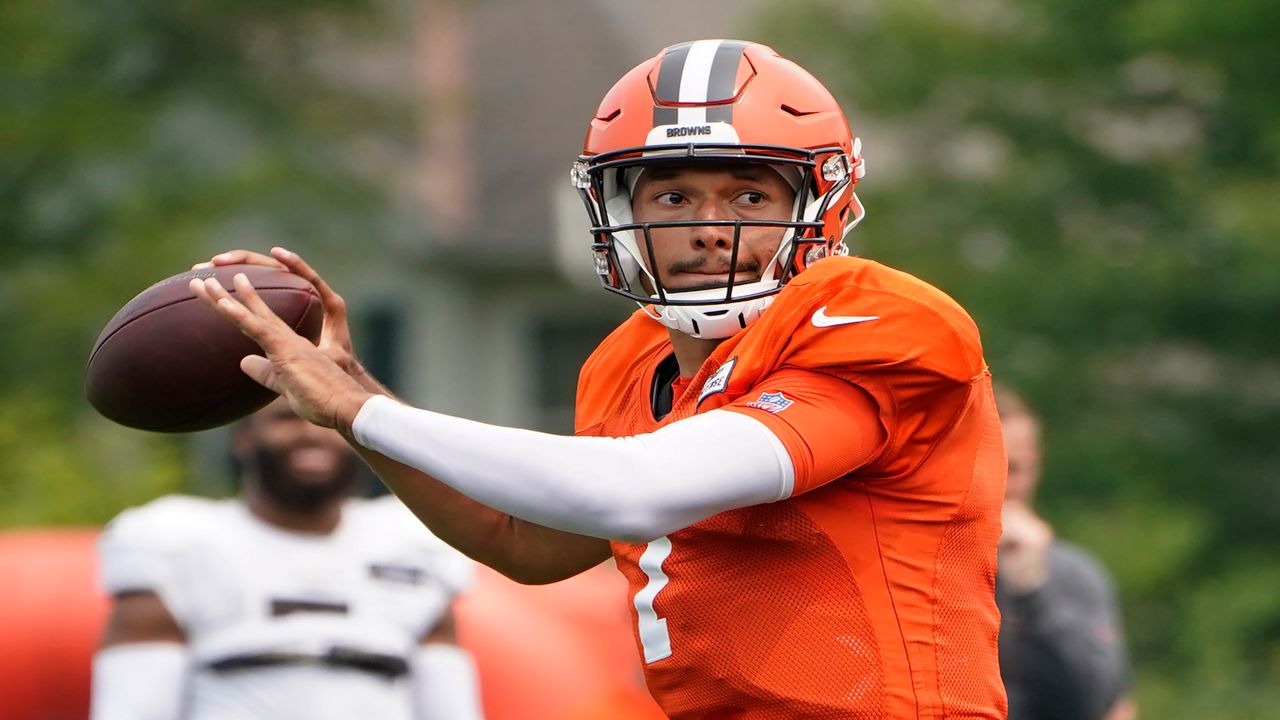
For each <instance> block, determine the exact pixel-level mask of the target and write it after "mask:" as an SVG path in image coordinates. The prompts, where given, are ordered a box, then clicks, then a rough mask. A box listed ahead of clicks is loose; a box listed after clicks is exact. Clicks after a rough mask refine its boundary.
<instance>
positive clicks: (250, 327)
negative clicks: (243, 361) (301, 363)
mask: <svg viewBox="0 0 1280 720" xmlns="http://www.w3.org/2000/svg"><path fill="white" fill-rule="evenodd" d="M191 290H192V292H193V293H195V295H196V297H198V298H200V300H202V301H203V302H204V303H205V304H206V305H208V306H209V307H211V308H213V311H214V312H216V313H218V315H220V316H222V317H223V318H224V319H226V320H228V321H230V322H231V323H232V324H233V325H235V326H236V327H238V328H240V332H242V333H244V334H245V335H247V336H249V338H250V339H251V340H253V341H254V342H256V343H258V345H260V346H261V347H262V349H263V350H266V351H267V352H268V353H269V352H271V351H272V350H273V349H274V347H275V346H276V345H277V344H278V343H277V342H275V341H274V340H273V338H272V336H271V333H270V329H271V328H270V326H269V325H268V324H267V319H264V318H260V317H258V316H257V315H255V314H254V313H253V312H251V311H250V310H249V308H247V307H245V306H244V305H243V304H242V303H240V302H238V301H237V300H236V299H235V298H233V297H231V295H230V294H229V293H228V292H227V289H226V288H224V287H222V284H221V283H219V282H218V281H217V279H215V278H207V279H205V280H204V281H203V282H201V281H200V280H193V281H192V282H191ZM276 322H277V323H280V320H279V319H278V318H277V319H276ZM280 324H283V323H280Z"/></svg>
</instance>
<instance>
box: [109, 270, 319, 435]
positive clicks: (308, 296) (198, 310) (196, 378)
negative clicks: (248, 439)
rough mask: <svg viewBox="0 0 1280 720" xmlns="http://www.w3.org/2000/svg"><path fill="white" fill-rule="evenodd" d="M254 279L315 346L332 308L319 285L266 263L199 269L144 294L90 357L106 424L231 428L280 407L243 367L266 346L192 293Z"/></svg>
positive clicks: (112, 322) (158, 429) (115, 322)
mask: <svg viewBox="0 0 1280 720" xmlns="http://www.w3.org/2000/svg"><path fill="white" fill-rule="evenodd" d="M236 273H244V274H245V275H247V276H248V278H249V280H250V281H251V282H252V283H253V286H254V288H256V289H257V291H258V294H259V295H260V296H261V297H262V299H263V301H265V302H266V303H267V305H268V306H270V308H271V309H272V310H274V311H275V313H276V315H279V316H280V319H282V320H283V321H284V322H286V323H287V324H288V325H289V326H290V327H292V328H293V329H294V330H295V331H297V333H298V334H299V335H302V336H304V337H306V338H308V339H309V340H311V341H312V342H313V343H314V342H316V341H317V340H318V339H319V337H320V328H321V324H322V321H323V319H324V311H323V308H322V306H321V303H320V295H319V294H318V293H317V292H316V290H315V288H314V287H312V286H311V283H309V282H307V281H306V280H304V279H303V278H301V277H299V276H297V275H294V274H293V273H290V272H286V271H284V270H277V269H275V268H269V267H265V266H261V265H224V266H220V267H214V268H207V269H201V270H190V271H188V272H184V273H181V274H178V275H174V276H173V277H170V278H166V279H164V280H161V281H160V282H158V283H156V284H155V285H152V286H151V287H149V288H147V289H146V290H143V291H142V292H141V293H140V294H139V295H138V296H137V297H135V298H134V299H133V300H130V301H129V303H128V304H127V305H125V306H124V307H123V308H121V309H120V312H118V313H116V314H115V316H114V317H112V318H111V320H110V322H108V323H107V325H106V327H105V328H103V330H102V333H101V334H100V335H99V336H98V340H97V342H95V343H94V344H93V350H92V352H90V354H89V362H88V366H87V367H86V370H85V386H84V389H85V396H86V397H87V398H88V400H89V403H90V404H91V405H93V407H95V408H96V409H97V410H98V412H100V413H102V415H103V416H105V417H106V418H108V419H110V420H113V421H115V422H117V423H120V424H121V425H126V426H128V427H132V428H138V429H140V430H152V431H156V432H192V431H195V430H206V429H208V428H213V427H218V426H220V425H225V424H227V423H229V422H231V421H233V420H236V419H238V418H241V417H244V416H245V415H248V414H250V413H252V412H254V411H256V410H258V409H260V408H262V407H264V406H265V405H266V404H267V403H269V402H271V400H272V398H274V397H275V393H273V392H271V391H270V390H268V389H266V388H264V387H262V386H261V385H258V384H257V383H255V382H254V381H253V380H251V379H250V378H249V376H247V375H245V374H244V373H243V372H241V370H240V359H241V358H243V357H244V356H245V355H255V354H257V355H260V354H262V350H261V349H260V348H259V347H258V346H257V344H256V343H254V342H253V341H252V340H250V339H249V338H248V337H246V336H245V335H244V334H242V333H241V332H240V330H239V329H238V328H237V327H236V326H234V325H232V324H231V323H230V322H228V321H227V320H225V319H223V318H222V317H220V316H219V315H218V314H217V313H215V312H214V311H213V310H212V309H211V308H210V307H208V306H207V305H205V304H204V303H203V302H202V301H201V300H200V299H199V298H197V297H196V296H195V294H194V293H192V292H191V289H190V287H188V285H189V283H190V281H191V280H192V279H193V278H208V277H216V278H217V279H218V280H219V281H220V282H221V283H222V286H223V287H225V288H227V291H228V292H230V293H231V295H232V297H234V296H235V292H236V291H235V288H234V284H233V282H232V278H234V277H235V275H236Z"/></svg>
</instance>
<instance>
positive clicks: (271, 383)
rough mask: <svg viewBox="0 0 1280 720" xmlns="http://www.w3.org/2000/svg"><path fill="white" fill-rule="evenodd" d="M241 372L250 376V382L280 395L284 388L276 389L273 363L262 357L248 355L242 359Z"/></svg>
mask: <svg viewBox="0 0 1280 720" xmlns="http://www.w3.org/2000/svg"><path fill="white" fill-rule="evenodd" d="M240 370H241V372H243V373H244V374H245V375H248V376H249V379H250V380H253V381H254V382H256V383H258V384H259V385H261V386H263V387H265V388H270V389H271V390H273V391H275V393H276V394H277V395H278V394H280V392H281V390H282V388H278V387H275V380H276V377H275V373H274V372H272V367H271V361H270V360H268V359H266V358H265V357H263V356H261V355H246V356H244V357H243V358H240Z"/></svg>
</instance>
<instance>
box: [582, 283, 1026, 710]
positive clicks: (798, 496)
mask: <svg viewBox="0 0 1280 720" xmlns="http://www.w3.org/2000/svg"><path fill="white" fill-rule="evenodd" d="M671 352H672V351H671V345H670V342H669V340H668V334H667V330H666V328H665V327H663V326H661V325H659V324H658V323H657V322H655V321H654V320H652V319H651V318H649V317H648V316H646V315H645V314H643V313H642V312H637V313H636V314H635V315H634V316H632V317H631V318H630V319H629V320H627V321H626V322H624V323H623V324H622V325H621V326H620V327H619V328H618V329H617V330H615V331H614V332H613V333H612V334H611V335H610V336H609V337H608V338H606V339H605V340H604V341H603V342H602V343H601V345H600V347H599V348H597V350H596V351H595V353H594V354H593V355H592V356H591V358H590V359H588V361H587V363H586V364H585V365H584V366H583V369H582V374H581V377H580V379H579V386H578V404H577V432H578V434H580V435H599V436H610V437H622V436H628V435H635V434H639V433H647V432H651V431H653V430H656V429H657V428H659V427H661V426H663V425H665V424H667V423H670V422H674V421H677V420H680V419H682V418H687V417H690V416H692V415H694V414H696V413H700V412H705V411H707V410H711V409H715V408H724V409H728V410H730V411H734V412H741V413H746V414H749V415H751V416H752V417H755V418H757V419H759V420H760V421H761V422H763V423H765V424H766V425H767V426H768V427H769V428H770V429H771V430H773V431H774V433H775V434H777V435H778V437H779V438H780V439H781V440H782V442H783V444H784V445H785V446H786V448H787V450H788V452H789V454H790V455H791V458H792V461H793V464H794V466H795V490H794V493H793V495H792V496H791V497H790V498H788V499H786V500H782V501H780V502H777V503H772V504H766V505H757V506H753V507H746V508H740V509H737V510H731V511H728V512H724V513H720V514H719V515H715V516H713V517H710V518H707V519H706V520H703V521H701V522H698V523H695V524H694V525H691V526H690V527H687V528H684V529H682V530H679V531H677V532H674V533H671V534H670V535H668V536H666V537H664V538H659V539H657V540H654V541H652V542H650V543H648V544H645V545H630V544H626V543H617V542H615V543H613V552H614V556H615V558H616V560H617V563H618V567H619V569H620V570H621V571H622V573H623V574H624V575H625V576H626V577H627V579H628V581H629V583H630V593H631V599H632V616H633V620H634V621H635V623H636V624H635V627H634V629H635V630H636V639H637V645H638V649H639V650H640V652H641V654H642V655H643V656H645V658H646V665H645V673H646V680H647V682H648V685H649V689H650V691H651V692H652V693H653V696H654V698H655V699H656V700H657V701H658V703H659V704H660V705H661V706H662V708H663V710H664V711H665V712H666V713H667V714H668V715H670V716H671V717H672V718H726V717H734V718H779V719H782V718H786V719H788V720H795V719H798V718H941V717H948V718H1003V717H1004V714H1005V696H1004V688H1003V685H1002V683H1001V680H1000V671H999V667H998V662H997V650H996V636H997V633H998V629H999V615H998V612H997V610H996V606H995V597H994V587H995V568H996V544H997V540H998V539H999V535H1000V507H1001V501H1002V498H1003V493H1004V477H1005V469H1006V464H1005V456H1004V448H1003V444H1002V441H1001V435H1000V427H999V421H998V419H997V416H996V411H995V404H994V401H993V399H992V394H991V382H990V375H989V373H988V371H987V367H986V364H985V362H984V360H983V357H982V348H981V344H980V342H979V338H978V331H977V328H976V327H975V326H974V324H973V322H972V321H971V320H970V318H969V317H968V315H967V314H966V313H965V312H964V310H963V309H961V308H960V307H959V306H958V305H957V304H956V303H955V302H954V301H952V300H951V299H950V298H948V297H947V296H946V295H944V294H943V293H941V292H940V291H938V290H937V289H935V288H933V287H931V286H929V285H927V284H926V283H924V282H921V281H920V280H918V279H916V278H914V277H912V276H910V275H907V274H905V273H901V272H898V271H895V270H891V269H889V268H886V267H885V266H883V265H879V264H877V263H874V262H871V261H868V260H864V259H860V258H847V257H841V258H829V259H826V260H823V261H821V262H818V263H816V264H815V265H814V266H813V267H811V268H809V269H808V270H805V271H804V272H803V273H801V274H800V275H799V276H797V277H796V278H795V279H794V280H792V281H791V282H790V283H789V284H788V285H787V286H786V287H785V288H784V289H783V290H782V292H781V293H779V295H778V296H777V298H776V299H775V300H774V302H773V304H772V305H771V306H770V307H769V309H768V310H767V311H766V312H765V313H764V315H763V316H761V317H760V319H758V320H757V321H756V322H754V323H753V324H752V325H750V326H749V327H748V328H747V329H746V330H744V331H742V332H740V333H738V334H737V335H735V336H733V337H731V338H729V339H727V340H725V341H724V342H722V343H721V344H720V345H719V346H718V347H717V348H716V350H715V351H714V352H713V353H712V354H711V356H710V357H709V358H708V359H707V361H706V362H705V363H704V364H703V366H702V367H701V368H700V369H699V371H698V372H697V373H696V374H695V375H694V376H693V377H692V378H690V381H689V384H688V389H687V391H685V392H684V393H683V394H681V395H680V396H679V397H678V398H676V399H675V400H674V403H673V405H672V408H671V411H670V413H669V414H668V415H666V416H665V417H664V418H662V419H661V420H656V419H655V418H654V414H653V410H652V405H651V397H652V392H653V387H652V385H653V382H654V375H655V370H656V369H657V367H658V365H659V363H661V362H662V361H663V360H664V359H665V358H667V357H668V356H669V355H671ZM715 451H716V449H715V448H714V447H709V448H707V452H708V453H714V452H715Z"/></svg>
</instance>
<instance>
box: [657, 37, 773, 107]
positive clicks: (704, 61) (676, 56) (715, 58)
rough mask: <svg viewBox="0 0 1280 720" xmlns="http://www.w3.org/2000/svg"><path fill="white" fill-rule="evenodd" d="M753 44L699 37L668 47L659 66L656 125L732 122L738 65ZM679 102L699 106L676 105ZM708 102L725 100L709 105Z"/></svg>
mask: <svg viewBox="0 0 1280 720" xmlns="http://www.w3.org/2000/svg"><path fill="white" fill-rule="evenodd" d="M749 44H750V43H746V42H743V41H741V40H697V41H694V42H690V43H682V44H680V45H674V46H672V47H670V48H667V51H666V54H665V55H663V58H662V65H661V67H659V68H658V78H657V87H656V88H655V90H656V95H657V99H658V103H659V104H658V105H657V106H656V107H654V110H653V124H654V125H655V126H660V125H703V124H706V123H708V122H732V120H733V105H732V104H730V103H728V101H729V100H732V99H733V97H734V92H735V91H736V90H737V85H738V82H737V81H738V67H739V66H740V65H741V64H742V57H743V55H744V54H745V52H746V49H747V46H748V45H749ZM677 103H680V104H684V103H689V104H694V105H699V107H677V106H675V105H676V104H677ZM706 103H724V104H723V105H712V106H711V107H706Z"/></svg>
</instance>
